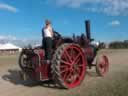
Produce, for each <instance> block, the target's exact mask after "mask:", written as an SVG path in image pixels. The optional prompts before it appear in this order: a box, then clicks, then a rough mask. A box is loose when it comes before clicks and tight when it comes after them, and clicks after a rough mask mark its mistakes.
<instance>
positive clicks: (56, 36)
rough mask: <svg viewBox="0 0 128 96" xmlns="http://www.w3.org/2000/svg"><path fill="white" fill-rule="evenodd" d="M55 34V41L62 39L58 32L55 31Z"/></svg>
mask: <svg viewBox="0 0 128 96" xmlns="http://www.w3.org/2000/svg"><path fill="white" fill-rule="evenodd" d="M53 32H54V36H53V38H54V40H58V39H60V38H62V37H61V35H60V34H59V33H58V32H56V31H53Z"/></svg>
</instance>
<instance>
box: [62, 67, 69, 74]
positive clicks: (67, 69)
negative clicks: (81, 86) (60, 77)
mask: <svg viewBox="0 0 128 96" xmlns="http://www.w3.org/2000/svg"><path fill="white" fill-rule="evenodd" d="M68 71H69V68H65V69H63V70H62V71H61V74H62V73H65V72H68Z"/></svg>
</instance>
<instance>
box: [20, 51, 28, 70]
mask: <svg viewBox="0 0 128 96" xmlns="http://www.w3.org/2000/svg"><path fill="white" fill-rule="evenodd" d="M27 58H28V57H27V55H26V54H24V53H22V54H21V57H20V66H21V68H22V69H23V70H24V68H25V67H26V66H27V62H28V61H27Z"/></svg>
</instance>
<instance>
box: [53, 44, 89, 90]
mask: <svg viewBox="0 0 128 96" xmlns="http://www.w3.org/2000/svg"><path fill="white" fill-rule="evenodd" d="M86 64H87V61H86V57H85V54H84V52H83V50H82V49H81V48H80V46H79V45H77V44H63V45H61V46H60V47H59V48H58V49H57V50H56V52H55V54H54V55H53V60H52V65H51V69H52V76H53V80H54V81H55V82H56V83H57V84H58V85H60V86H61V87H63V88H74V87H76V86H78V85H80V83H81V82H82V80H83V79H84V76H85V73H86Z"/></svg>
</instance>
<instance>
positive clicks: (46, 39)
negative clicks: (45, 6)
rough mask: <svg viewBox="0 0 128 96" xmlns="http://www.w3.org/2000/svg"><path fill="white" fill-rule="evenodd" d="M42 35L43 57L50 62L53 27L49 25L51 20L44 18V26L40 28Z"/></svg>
mask: <svg viewBox="0 0 128 96" xmlns="http://www.w3.org/2000/svg"><path fill="white" fill-rule="evenodd" d="M42 35H43V42H42V43H43V44H42V45H43V47H44V50H45V59H46V60H47V63H49V62H50V60H51V59H52V52H51V50H52V46H53V41H52V40H53V35H54V32H53V28H52V25H51V22H50V21H49V20H45V27H44V28H43V29H42Z"/></svg>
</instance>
